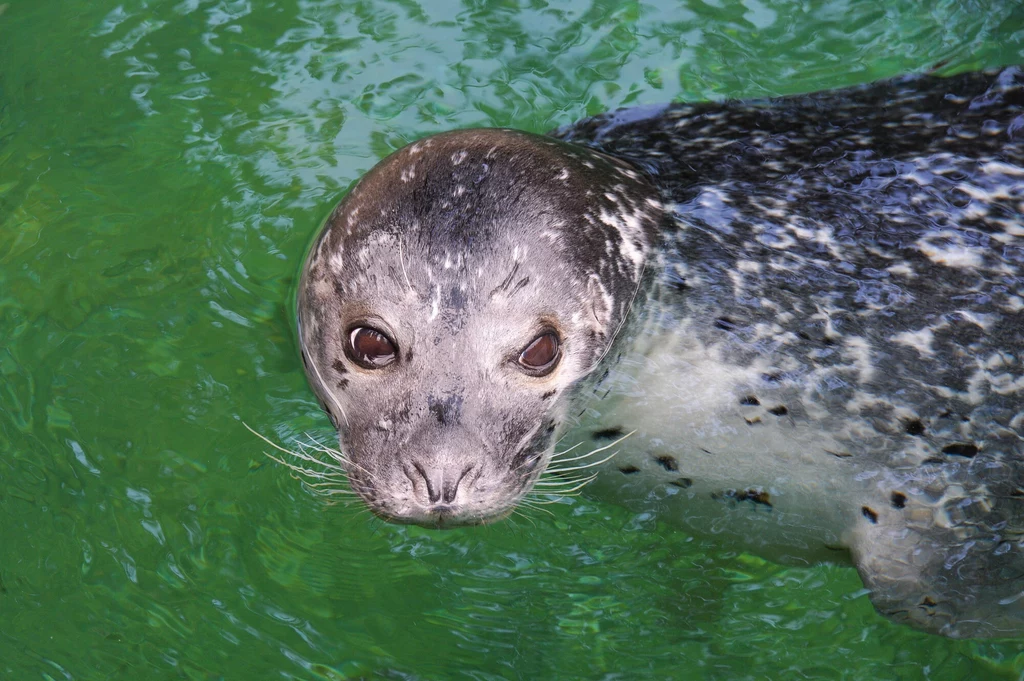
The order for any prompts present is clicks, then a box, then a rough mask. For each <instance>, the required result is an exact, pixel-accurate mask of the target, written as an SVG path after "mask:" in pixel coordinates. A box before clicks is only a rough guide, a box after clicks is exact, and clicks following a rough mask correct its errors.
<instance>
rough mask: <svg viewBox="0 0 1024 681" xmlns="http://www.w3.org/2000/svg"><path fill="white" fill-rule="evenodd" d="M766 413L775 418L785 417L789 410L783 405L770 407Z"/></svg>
mask: <svg viewBox="0 0 1024 681" xmlns="http://www.w3.org/2000/svg"><path fill="white" fill-rule="evenodd" d="M768 413H769V414H775V415H776V416H785V415H786V414H788V413H789V409H786V408H785V407H784V406H783V405H781V404H780V405H779V406H777V407H772V408H771V409H769V410H768Z"/></svg>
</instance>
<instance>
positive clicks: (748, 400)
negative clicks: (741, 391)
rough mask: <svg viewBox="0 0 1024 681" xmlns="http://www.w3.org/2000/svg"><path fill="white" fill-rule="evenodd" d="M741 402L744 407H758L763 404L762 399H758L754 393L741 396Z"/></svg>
mask: <svg viewBox="0 0 1024 681" xmlns="http://www.w3.org/2000/svg"><path fill="white" fill-rule="evenodd" d="M740 404H742V405H743V406H744V407H756V406H758V405H759V404H761V400H759V399H757V398H756V397H754V396H753V395H747V396H746V397H741V398H740Z"/></svg>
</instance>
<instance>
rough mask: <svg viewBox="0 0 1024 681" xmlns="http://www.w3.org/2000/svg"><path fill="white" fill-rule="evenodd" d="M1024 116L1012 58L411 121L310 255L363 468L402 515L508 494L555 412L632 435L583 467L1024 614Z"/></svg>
mask: <svg viewBox="0 0 1024 681" xmlns="http://www.w3.org/2000/svg"><path fill="white" fill-rule="evenodd" d="M1022 139H1024V77H1022V75H1021V73H1020V71H1019V70H1017V69H1015V68H1008V69H1004V70H1003V71H1001V72H989V73H975V74H962V75H960V76H954V77H950V78H939V77H934V76H917V77H908V78H903V79H898V80H894V81H888V82H884V83H879V84H874V85H870V86H864V87H859V88H853V89H847V90H840V91H833V92H826V93H819V94H814V95H805V96H797V97H788V98H782V99H777V100H770V101H761V102H727V103H720V104H698V105H689V104H676V105H669V106H665V107H655V108H647V109H633V110H625V111H621V112H615V113H611V114H607V115H604V116H599V117H597V118H593V119H589V120H586V121H582V122H580V123H577V124H574V125H572V126H569V127H567V128H563V129H561V130H559V131H556V132H555V133H553V134H552V136H551V137H542V136H536V135H529V134H526V133H519V132H515V131H501V130H473V131H462V132H456V133H447V134H444V135H440V136H435V137H432V138H427V139H426V140H423V141H421V142H418V143H417V144H416V145H412V146H410V147H407V148H405V149H403V150H401V151H399V152H396V154H394V155H392V156H391V157H389V158H388V159H385V160H384V161H382V162H381V164H380V165H378V166H377V167H376V168H375V169H374V170H372V171H371V172H370V173H368V174H367V176H365V177H364V178H363V180H361V181H360V183H359V184H358V185H357V186H356V187H355V188H354V189H353V191H352V192H351V193H350V194H349V196H348V197H347V198H346V199H345V201H343V202H342V203H341V204H340V205H339V207H338V208H337V209H336V210H335V212H334V213H333V214H332V216H331V217H330V218H329V219H328V221H327V224H326V225H325V227H324V230H323V232H322V233H321V235H320V237H319V238H318V239H317V241H316V243H315V244H314V246H313V248H312V250H311V252H310V255H309V258H308V260H307V263H306V267H305V269H304V272H303V281H302V283H301V285H300V293H299V323H300V340H301V343H302V347H303V357H304V360H305V362H306V367H307V373H308V375H309V378H310V383H311V385H312V386H313V388H314V391H315V392H316V393H317V395H318V397H319V398H320V399H321V401H322V402H323V403H324V405H325V407H326V409H327V410H328V412H329V413H330V414H331V416H332V419H333V420H334V421H335V424H336V425H337V426H338V429H339V438H340V443H341V451H342V452H343V454H342V455H340V459H341V462H342V465H343V466H344V467H345V468H346V470H347V472H348V475H349V478H350V482H351V485H352V488H353V489H354V490H355V491H356V492H358V493H359V494H360V496H361V497H363V499H364V500H365V501H366V502H367V503H368V504H369V506H370V507H371V509H373V510H374V511H375V512H376V513H378V514H379V515H381V516H383V517H386V518H388V519H391V520H395V521H399V522H416V523H420V524H424V525H431V526H449V525H459V524H472V523H477V522H485V521H488V520H492V519H496V518H498V517H502V516H503V515H505V514H507V513H508V512H509V510H510V509H511V508H512V507H513V506H514V505H515V504H516V503H518V502H519V501H520V500H521V499H522V498H523V497H524V496H525V495H527V494H529V493H530V490H531V488H532V487H533V486H534V485H535V484H536V482H537V480H538V478H540V476H541V475H542V474H543V471H544V469H545V467H547V466H548V464H549V462H550V461H551V459H552V451H553V449H554V447H555V442H556V441H558V449H559V451H563V450H565V449H570V448H572V451H573V452H575V453H579V454H583V453H585V452H586V451H590V450H594V449H597V448H599V447H603V446H605V445H607V444H609V443H611V442H615V441H617V440H619V439H620V438H622V437H623V436H626V435H627V434H628V435H629V437H628V438H627V439H625V440H624V441H622V442H620V443H619V444H618V445H617V446H616V448H617V449H618V454H617V455H616V456H615V457H614V458H612V459H610V460H609V461H607V462H606V463H604V464H602V465H601V466H600V467H599V468H598V469H597V470H598V472H599V474H598V475H597V478H596V480H595V481H594V482H593V483H592V484H591V485H590V487H588V490H589V491H592V492H593V493H594V494H597V495H602V496H606V497H608V498H610V499H613V500H615V501H617V502H619V503H624V504H626V505H628V506H631V507H633V508H636V509H639V510H645V511H651V512H654V513H657V514H659V516H660V517H662V518H664V519H665V520H667V521H669V522H674V523H679V524H682V525H684V526H685V527H686V528H688V529H690V530H692V531H694V532H701V533H710V534H716V535H722V536H724V537H727V538H728V540H729V541H730V542H731V543H733V544H737V545H740V546H743V547H747V548H750V549H752V550H755V551H758V552H761V553H764V554H768V555H770V556H771V557H774V558H776V559H780V560H786V561H788V562H801V561H803V562H810V561H816V560H820V559H823V558H824V559H830V560H844V559H846V557H847V556H849V557H850V558H852V561H853V563H854V565H855V566H856V567H857V569H858V571H859V572H860V575H861V577H862V578H863V580H864V582H865V585H866V586H867V587H868V589H869V590H870V592H871V598H872V601H873V603H874V604H875V606H876V607H877V608H878V609H879V610H880V611H881V612H883V613H884V614H886V615H887V616H889V617H891V618H893V619H896V620H898V621H904V622H907V623H909V624H911V625H913V626H916V627H918V628H921V629H925V630H928V631H933V632H937V633H942V634H945V635H949V636H960V637H963V636H999V635H1015V634H1019V633H1020V632H1021V631H1022V629H1024V537H1022V534H1024V438H1022V435H1021V432H1022V428H1024V143H1022ZM371 332H372V333H377V334H378V336H367V335H366V334H367V333H371ZM361 334H362V335H361ZM367 338H370V341H367ZM367 348H369V350H367ZM538 348H540V350H539V351H538ZM552 348H554V350H552V352H551V353H548V355H546V354H545V353H546V351H548V350H551V349H552ZM392 351H393V352H392ZM389 352H390V353H391V354H388V353H389ZM375 353H376V354H375ZM549 356H550V362H549V363H548V364H545V365H544V366H543V367H542V368H540V369H538V365H537V364H536V362H535V361H534V360H536V359H537V357H541V358H542V359H548V358H549ZM368 358H369V359H368ZM381 358H383V359H381ZM370 360H372V361H370ZM574 445H575V447H574ZM574 456H575V454H574ZM563 459H564V457H563ZM582 462H583V463H586V462H587V460H586V458H585V457H584V459H582ZM554 465H555V466H558V458H557V457H556V459H555V464H554ZM569 468H572V467H565V466H562V469H563V470H568V469H569ZM555 489H557V487H556V488H555Z"/></svg>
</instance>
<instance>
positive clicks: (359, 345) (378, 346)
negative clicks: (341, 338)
mask: <svg viewBox="0 0 1024 681" xmlns="http://www.w3.org/2000/svg"><path fill="white" fill-rule="evenodd" d="M345 349H346V350H348V356H349V357H350V358H351V359H352V361H353V362H355V363H356V364H358V365H359V366H361V367H363V368H364V369H381V368H383V367H386V366H387V365H389V364H391V363H392V362H394V361H395V357H396V356H397V354H398V350H397V349H396V348H395V344H394V343H392V342H391V341H390V340H389V339H388V337H387V336H385V335H384V334H383V333H381V332H380V331H378V330H377V329H371V328H370V327H368V326H357V327H356V328H354V329H352V330H351V331H349V332H348V347H347V348H345Z"/></svg>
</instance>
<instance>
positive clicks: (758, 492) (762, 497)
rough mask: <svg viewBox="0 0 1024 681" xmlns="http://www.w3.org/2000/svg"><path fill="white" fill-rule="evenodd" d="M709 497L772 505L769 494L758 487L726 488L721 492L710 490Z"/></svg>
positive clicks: (717, 499)
mask: <svg viewBox="0 0 1024 681" xmlns="http://www.w3.org/2000/svg"><path fill="white" fill-rule="evenodd" d="M711 498H712V499H714V500H716V501H734V502H737V503H738V502H741V501H750V502H753V503H755V504H760V505H761V506H766V507H768V508H771V507H772V503H771V496H770V495H769V494H768V492H765V491H764V490H763V489H761V488H760V487H753V488H751V489H743V490H737V489H727V490H724V491H722V492H712V493H711Z"/></svg>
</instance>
